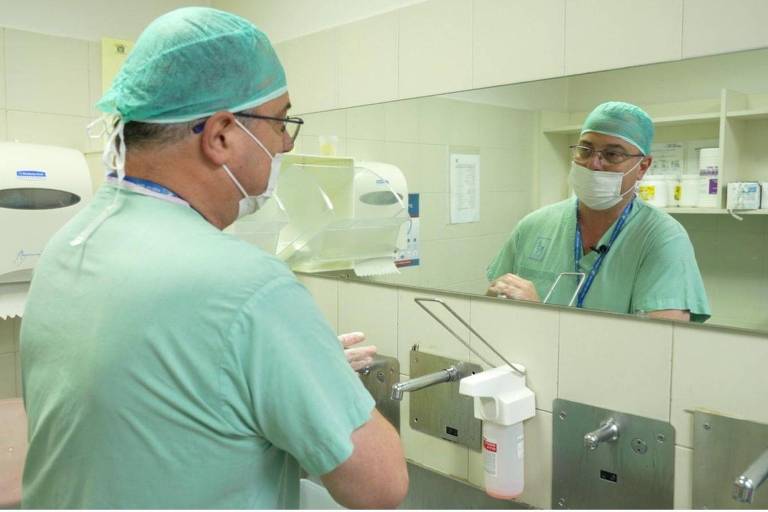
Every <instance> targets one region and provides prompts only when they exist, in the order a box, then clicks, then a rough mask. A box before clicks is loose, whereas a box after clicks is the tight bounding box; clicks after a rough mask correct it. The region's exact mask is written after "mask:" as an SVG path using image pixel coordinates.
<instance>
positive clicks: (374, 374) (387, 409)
mask: <svg viewBox="0 0 768 512" xmlns="http://www.w3.org/2000/svg"><path fill="white" fill-rule="evenodd" d="M360 380H362V381H363V386H365V388H366V389H367V390H368V392H369V393H370V394H371V396H372V397H373V399H374V400H376V409H378V411H379V412H380V413H381V415H382V416H384V417H385V418H387V420H389V422H390V423H391V424H392V425H393V426H394V427H395V428H396V429H397V431H398V432H400V402H398V401H397V400H392V399H391V398H390V392H391V390H392V386H393V385H394V384H396V383H398V382H400V362H399V361H398V360H397V358H396V357H389V356H383V355H381V354H377V355H376V357H375V358H374V359H373V364H371V366H369V367H368V368H366V369H365V370H364V371H361V372H360Z"/></svg>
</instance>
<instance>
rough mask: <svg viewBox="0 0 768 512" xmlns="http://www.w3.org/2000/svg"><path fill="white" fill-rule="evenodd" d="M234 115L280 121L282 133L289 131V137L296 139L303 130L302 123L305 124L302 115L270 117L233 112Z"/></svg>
mask: <svg viewBox="0 0 768 512" xmlns="http://www.w3.org/2000/svg"><path fill="white" fill-rule="evenodd" d="M233 115H235V116H240V117H248V118H251V119H265V120H267V121H279V122H281V123H282V126H281V127H280V132H281V133H288V137H290V138H291V140H293V141H295V140H296V137H298V136H299V130H301V125H303V124H304V120H303V119H302V118H300V117H269V116H260V115H257V114H248V113H246V112H233Z"/></svg>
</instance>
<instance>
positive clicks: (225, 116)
mask: <svg viewBox="0 0 768 512" xmlns="http://www.w3.org/2000/svg"><path fill="white" fill-rule="evenodd" d="M237 128H238V127H237V124H236V123H235V116H233V115H232V113H231V112H216V113H215V114H213V115H212V116H211V117H209V118H208V119H206V121H205V125H203V131H202V132H200V135H199V137H200V150H201V152H202V153H203V155H204V156H205V158H206V159H208V160H209V161H210V162H211V163H212V164H213V165H214V166H215V167H219V166H221V165H222V164H226V163H227V162H228V161H230V160H231V153H232V150H233V142H234V139H233V135H234V133H235V130H236V129H237Z"/></svg>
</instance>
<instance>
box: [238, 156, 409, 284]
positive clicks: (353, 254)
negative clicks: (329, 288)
mask: <svg viewBox="0 0 768 512" xmlns="http://www.w3.org/2000/svg"><path fill="white" fill-rule="evenodd" d="M407 201H408V187H407V184H406V181H405V177H404V176H403V173H402V172H401V171H400V169H398V168H397V167H395V166H394V165H390V164H386V163H381V162H363V161H355V160H354V159H353V158H341V157H323V156H311V155H295V154H289V155H286V156H285V157H284V160H283V164H282V167H281V170H280V178H279V180H278V184H277V191H276V194H275V197H274V200H273V201H270V202H268V203H267V204H266V207H265V208H264V209H262V210H259V211H258V212H257V213H255V214H254V215H252V216H250V217H246V218H244V219H242V220H240V221H238V222H237V223H236V224H235V225H234V226H233V229H232V232H234V233H235V234H236V235H238V236H240V237H242V238H243V239H245V240H248V241H250V242H252V243H255V244H257V245H259V246H260V247H262V248H263V249H265V250H266V251H268V252H271V253H273V254H277V255H278V256H279V257H280V258H282V259H283V260H285V261H286V263H288V265H290V267H291V268H292V269H293V270H297V271H302V272H320V271H330V270H345V269H354V271H355V272H356V273H357V274H358V275H375V274H385V273H390V272H397V269H396V267H395V264H394V259H395V254H396V252H397V251H398V249H399V248H402V247H404V246H405V234H406V232H407V228H408V224H409V222H410V217H409V216H408V208H407Z"/></svg>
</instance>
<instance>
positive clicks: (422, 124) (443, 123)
mask: <svg viewBox="0 0 768 512" xmlns="http://www.w3.org/2000/svg"><path fill="white" fill-rule="evenodd" d="M457 104H458V102H455V101H450V100H446V99H443V98H422V99H420V100H418V101H417V103H416V111H417V112H418V115H419V142H421V143H422V144H448V143H449V141H450V133H451V131H450V127H451V119H452V117H453V112H452V110H451V107H454V106H456V105H457Z"/></svg>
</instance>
